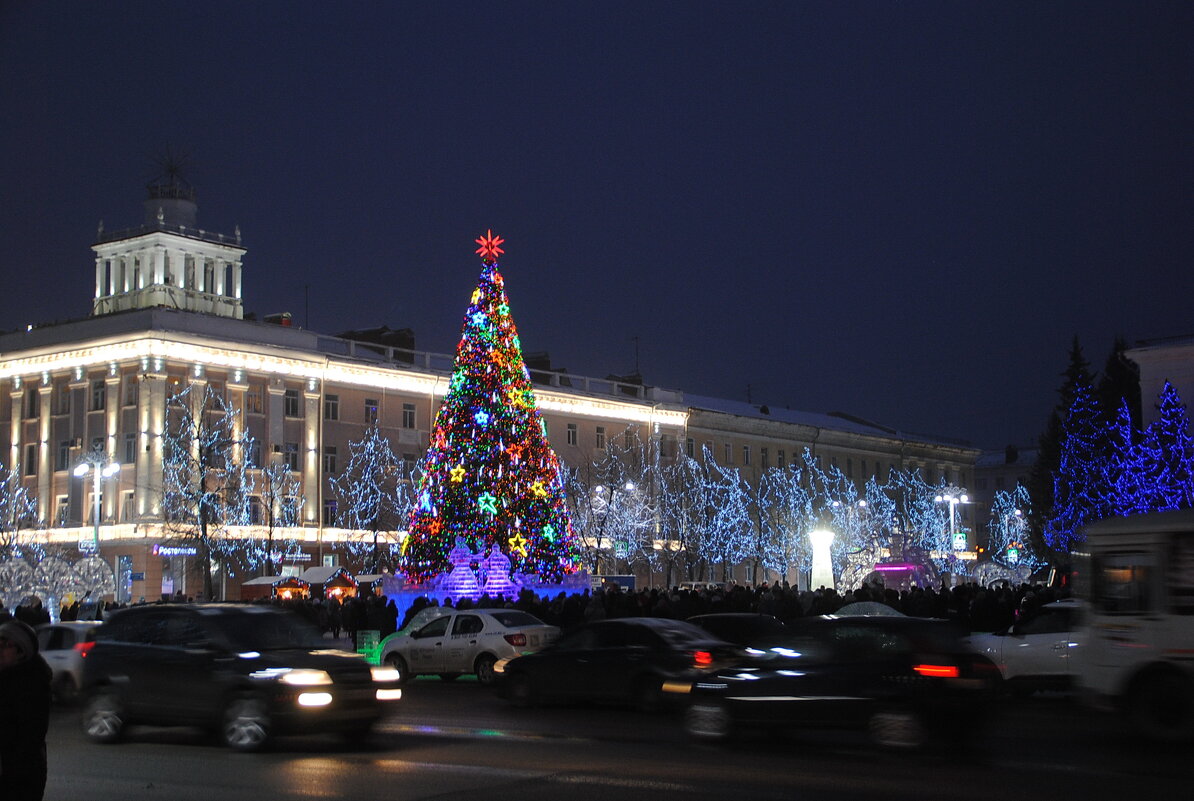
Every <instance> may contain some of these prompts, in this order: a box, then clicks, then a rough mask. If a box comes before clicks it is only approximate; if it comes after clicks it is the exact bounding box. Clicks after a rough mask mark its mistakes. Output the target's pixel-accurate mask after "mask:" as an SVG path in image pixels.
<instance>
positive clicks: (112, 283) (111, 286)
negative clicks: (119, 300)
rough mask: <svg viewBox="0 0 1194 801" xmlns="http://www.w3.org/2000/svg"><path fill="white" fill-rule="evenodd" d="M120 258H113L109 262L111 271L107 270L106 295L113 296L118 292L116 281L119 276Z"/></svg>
mask: <svg viewBox="0 0 1194 801" xmlns="http://www.w3.org/2000/svg"><path fill="white" fill-rule="evenodd" d="M120 260H121V257H120V256H113V257H112V260H111V269H109V270H108V294H109V295H115V294H116V293H117V291H119V290H118V284H117V281H118V280H119V276H120Z"/></svg>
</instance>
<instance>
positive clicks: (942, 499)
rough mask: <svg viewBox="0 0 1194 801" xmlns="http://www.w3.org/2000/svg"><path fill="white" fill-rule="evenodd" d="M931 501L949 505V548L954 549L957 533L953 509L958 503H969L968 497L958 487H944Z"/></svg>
mask: <svg viewBox="0 0 1194 801" xmlns="http://www.w3.org/2000/svg"><path fill="white" fill-rule="evenodd" d="M933 500H935V501H936V502H937V503H948V504H949V546H950V548H953V547H954V536H955V534H956V533H957V524H956V523H955V515H954V509H956V508H957V506H958V504H960V503H969V502H970V496H968V495H967V494H966V491H965V490H963V489H959V488H958V487H952V486H951V487H946V488H945V490H944V491H943V492H942V493H941V494H940V495H938V496H937V497H935V498H934V499H933Z"/></svg>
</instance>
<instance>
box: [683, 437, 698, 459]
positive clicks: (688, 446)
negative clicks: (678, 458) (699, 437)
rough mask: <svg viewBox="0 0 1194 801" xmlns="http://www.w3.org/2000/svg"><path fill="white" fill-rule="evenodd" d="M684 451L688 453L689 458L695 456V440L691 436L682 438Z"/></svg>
mask: <svg viewBox="0 0 1194 801" xmlns="http://www.w3.org/2000/svg"><path fill="white" fill-rule="evenodd" d="M684 453H686V454H688V458H689V459H692V458H694V457H695V456H696V440H695V439H693V438H692V437H688V438H687V439H685V440H684Z"/></svg>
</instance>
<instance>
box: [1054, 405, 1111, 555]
mask: <svg viewBox="0 0 1194 801" xmlns="http://www.w3.org/2000/svg"><path fill="white" fill-rule="evenodd" d="M1108 452H1109V446H1108V442H1107V435H1106V428H1105V427H1104V425H1103V420H1102V417H1101V415H1100V414H1099V407H1098V404H1097V403H1096V401H1095V398H1094V393H1093V391H1092V389H1091V387H1090V385H1089V384H1088V383H1086V382H1079V383H1077V384H1075V386H1074V395H1073V401H1072V402H1071V404H1070V408H1069V410H1068V412H1067V414H1066V418H1065V421H1064V422H1063V423H1062V429H1061V460H1060V464H1059V467H1058V471H1057V473H1056V474H1055V475H1054V480H1053V516H1052V517H1051V518H1050V519H1049V520H1048V521H1047V523H1046V524H1045V532H1044V533H1045V542H1047V543H1048V544H1049V546H1050V547H1051V548H1053V549H1054V550H1056V551H1059V552H1068V551H1069V550H1070V547H1071V546H1072V545H1073V544H1074V543H1075V542H1080V541H1081V539H1082V527H1083V526H1084V525H1086V524H1087V523H1089V522H1092V521H1094V520H1099V519H1101V518H1103V517H1106V516H1107V513H1108V511H1109V510H1110V492H1109V488H1108V487H1107V486H1106V484H1105V483H1104V479H1105V475H1106V473H1105V465H1106V458H1107V454H1108Z"/></svg>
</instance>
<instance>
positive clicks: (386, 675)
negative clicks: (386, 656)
mask: <svg viewBox="0 0 1194 801" xmlns="http://www.w3.org/2000/svg"><path fill="white" fill-rule="evenodd" d="M369 672H370V673H372V674H373V680H374V681H398V679H399V678H400V676H399V674H398V671H397V670H396V669H394V668H392V667H390V666H388V665H385V666H382V667H371V668H369Z"/></svg>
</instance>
